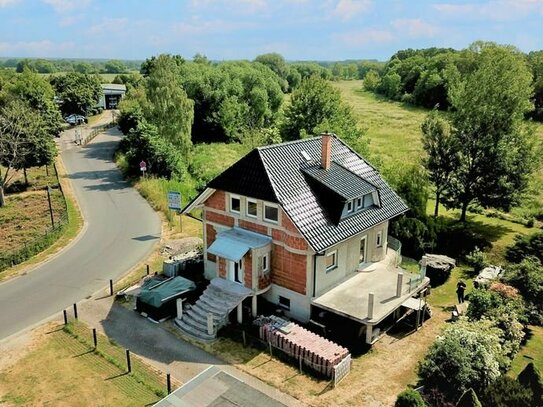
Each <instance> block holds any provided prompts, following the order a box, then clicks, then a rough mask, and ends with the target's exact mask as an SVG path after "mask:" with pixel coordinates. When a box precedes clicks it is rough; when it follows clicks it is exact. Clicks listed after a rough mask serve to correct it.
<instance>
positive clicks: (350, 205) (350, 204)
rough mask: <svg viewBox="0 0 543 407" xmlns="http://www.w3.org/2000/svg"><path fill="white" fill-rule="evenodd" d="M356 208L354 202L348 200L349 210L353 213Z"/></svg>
mask: <svg viewBox="0 0 543 407" xmlns="http://www.w3.org/2000/svg"><path fill="white" fill-rule="evenodd" d="M353 210H354V203H353V201H349V202H347V212H349V213H351V212H352V211H353Z"/></svg>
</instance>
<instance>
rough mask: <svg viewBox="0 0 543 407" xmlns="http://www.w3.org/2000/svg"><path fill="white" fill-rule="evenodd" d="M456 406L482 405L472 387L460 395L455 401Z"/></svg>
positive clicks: (471, 406) (476, 406)
mask: <svg viewBox="0 0 543 407" xmlns="http://www.w3.org/2000/svg"><path fill="white" fill-rule="evenodd" d="M456 407H482V405H481V402H480V401H479V399H478V398H477V394H475V392H474V391H473V389H468V390H466V392H464V394H462V397H460V400H458V403H456Z"/></svg>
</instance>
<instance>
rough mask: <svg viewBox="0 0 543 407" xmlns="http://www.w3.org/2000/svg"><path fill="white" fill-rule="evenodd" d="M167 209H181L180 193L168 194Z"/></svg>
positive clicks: (171, 192)
mask: <svg viewBox="0 0 543 407" xmlns="http://www.w3.org/2000/svg"><path fill="white" fill-rule="evenodd" d="M168 208H170V209H177V210H180V209H181V193H180V192H173V191H170V192H168Z"/></svg>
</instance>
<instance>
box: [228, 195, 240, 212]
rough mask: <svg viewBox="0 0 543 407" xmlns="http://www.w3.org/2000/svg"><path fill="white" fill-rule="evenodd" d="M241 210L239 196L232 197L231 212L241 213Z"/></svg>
mask: <svg viewBox="0 0 543 407" xmlns="http://www.w3.org/2000/svg"><path fill="white" fill-rule="evenodd" d="M240 210H241V199H240V198H239V196H237V195H230V212H235V213H239V212H240Z"/></svg>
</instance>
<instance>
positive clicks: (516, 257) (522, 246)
mask: <svg viewBox="0 0 543 407" xmlns="http://www.w3.org/2000/svg"><path fill="white" fill-rule="evenodd" d="M528 256H535V257H537V258H538V259H539V260H541V261H543V232H542V231H539V232H537V233H534V234H533V235H530V236H520V235H517V236H515V243H513V245H512V246H509V247H508V248H507V250H506V252H505V258H506V259H507V260H509V261H510V262H513V263H520V262H521V261H522V260H523V259H525V258H526V257H528Z"/></svg>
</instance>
